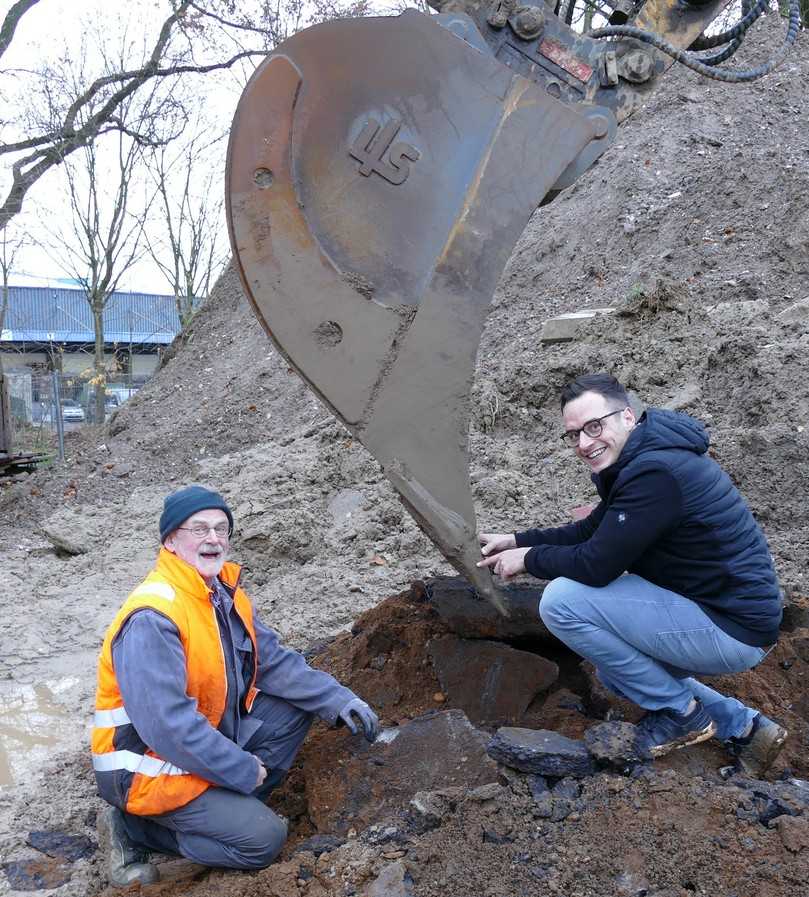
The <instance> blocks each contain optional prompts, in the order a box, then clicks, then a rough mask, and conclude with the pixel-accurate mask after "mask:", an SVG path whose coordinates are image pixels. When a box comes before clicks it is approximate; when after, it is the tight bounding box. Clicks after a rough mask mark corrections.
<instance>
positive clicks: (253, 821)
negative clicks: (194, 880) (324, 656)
mask: <svg viewBox="0 0 809 897" xmlns="http://www.w3.org/2000/svg"><path fill="white" fill-rule="evenodd" d="M250 717H251V718H252V720H254V721H255V722H256V723H258V725H255V724H254V725H253V726H252V732H251V734H250V736H249V738H248V739H247V742H246V743H245V744H244V745H242V747H243V748H244V749H245V750H246V751H247V752H248V753H251V754H255V755H256V756H257V757H258V758H259V759H260V760H261V761H262V763H263V764H264V765H265V767H266V768H267V778H266V779H265V781H264V783H263V784H262V785H261V786H260V787H259V788H256V789H255V790H254V791H253V792H252V794H239V793H237V792H236V791H229V790H228V789H227V788H209V789H208V790H207V791H205V792H203V793H202V794H201V795H200V796H199V797H197V798H195V799H194V800H192V801H191V802H190V803H188V804H186V805H185V806H184V807H180V808H179V809H178V810H173V811H172V812H170V813H164V814H162V815H161V816H135V815H133V814H131V813H124V823H125V825H126V829H127V833H128V834H129V837H130V838H132V840H133V841H135V842H136V843H138V844H141V845H143V846H144V847H148V848H149V849H150V850H155V851H159V852H160V853H168V854H179V855H180V856H184V857H186V858H187V859H189V860H193V861H194V862H196V863H200V864H202V865H203V866H218V867H223V868H227V869H263V868H264V867H265V866H269V865H270V863H271V862H272V861H273V860H274V859H275V857H276V856H277V855H278V853H279V851H280V850H281V848H282V847H283V846H284V842H285V841H286V837H287V826H286V823H285V822H284V821H283V819H281V817H280V816H278V815H276V814H275V813H273V811H272V810H271V809H270V808H269V807H268V806H267V805H266V804H265V803H264V801H265V800H266V799H267V798H268V797H269V795H270V792H271V791H272V789H273V788H274V787H275V786H276V785H278V784H279V783H280V782H281V781H282V780H283V778H284V776H285V775H286V773H287V771H288V770H289V767H290V766H291V765H292V761H293V760H294V759H295V754H296V753H297V752H298V749H299V748H300V746H301V744H302V743H303V740H304V738H305V737H306V733H307V732H308V731H309V727H310V726H311V724H312V720H313V716H312V714H311V713H307V712H305V711H303V710H299V709H298V708H297V707H293V706H292V704H289V703H288V702H287V701H284V700H282V699H281V698H276V697H274V696H273V695H267V694H264V693H263V692H259V694H258V695H257V697H256V700H255V703H254V704H253V708H252V711H251V713H250Z"/></svg>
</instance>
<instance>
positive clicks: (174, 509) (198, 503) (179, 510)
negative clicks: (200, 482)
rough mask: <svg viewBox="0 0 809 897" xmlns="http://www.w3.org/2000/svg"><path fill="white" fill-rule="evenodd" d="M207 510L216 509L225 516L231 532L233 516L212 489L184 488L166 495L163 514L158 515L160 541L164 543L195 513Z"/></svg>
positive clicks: (225, 503) (222, 499) (223, 500)
mask: <svg viewBox="0 0 809 897" xmlns="http://www.w3.org/2000/svg"><path fill="white" fill-rule="evenodd" d="M209 508H218V509H219V510H220V511H224V512H225V514H227V518H228V521H229V522H230V529H231V532H232V531H233V514H232V513H231V511H230V508H229V507H228V505H227V502H226V501H225V499H224V498H222V496H221V495H220V494H219V493H218V492H214V491H213V490H212V489H206V488H205V487H204V486H186V487H185V488H184V489H178V490H177V491H176V492H172V493H171V495H167V496H166V498H165V500H164V501H163V513H162V514H161V515H160V541H161V543H162V542H165V540H166V536H168V535H169V533H173V532H174V530H176V529H177V527H178V526H179V525H180V524H181V523H182V522H183V521H184V520H188V518H189V517H190V516H191V515H192V514H196V513H197V511H207V510H208V509H209Z"/></svg>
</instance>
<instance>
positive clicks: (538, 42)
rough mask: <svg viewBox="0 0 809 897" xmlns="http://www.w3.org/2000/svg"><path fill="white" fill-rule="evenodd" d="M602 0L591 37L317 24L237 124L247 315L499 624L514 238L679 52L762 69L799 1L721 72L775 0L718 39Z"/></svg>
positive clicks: (497, 21) (700, 0)
mask: <svg viewBox="0 0 809 897" xmlns="http://www.w3.org/2000/svg"><path fill="white" fill-rule="evenodd" d="M605 3H606V4H608V6H604V5H603V4H602V5H601V7H600V8H601V9H602V10H603V9H606V13H607V14H608V15H609V20H608V22H607V23H606V24H605V25H604V26H603V27H599V28H596V29H594V30H591V31H589V32H588V33H579V32H577V31H576V30H574V29H573V28H572V27H571V25H570V24H569V23H568V22H566V21H565V20H564V17H560V16H559V15H558V14H555V11H554V8H553V7H552V6H546V5H544V4H542V3H539V4H518V3H517V2H516V0H494V2H493V3H491V4H490V5H488V4H486V3H484V2H480V0H449V2H448V3H446V4H444V5H443V6H442V7H441V8H440V9H439V10H438V11H437V14H435V15H427V14H425V13H422V12H418V11H415V10H408V11H406V12H404V13H402V14H401V15H399V16H395V17H378V18H359V19H357V18H355V19H344V20H337V21H332V22H327V23H325V24H320V25H316V26H313V27H311V28H307V29H306V30H304V31H301V32H299V33H297V34H295V35H294V36H293V37H291V38H289V39H288V40H286V41H284V43H282V44H281V45H279V46H278V47H277V48H276V50H275V51H274V52H272V53H271V54H270V55H269V56H268V57H267V59H266V60H265V61H264V62H263V63H262V64H261V65H260V66H259V68H258V69H257V71H256V72H255V74H254V75H253V77H252V79H251V80H250V82H249V83H248V85H247V87H246V88H245V90H244V93H243V95H242V97H241V100H240V102H239V105H238V108H237V111H236V115H235V118H234V122H233V127H232V130H231V135H230V144H229V151H228V165H227V185H226V198H227V208H228V226H229V231H230V238H231V244H232V248H233V255H234V261H235V263H236V266H237V268H238V270H239V273H240V276H241V280H242V284H243V286H244V289H245V292H246V294H247V296H248V298H249V300H250V302H251V304H252V306H253V309H254V311H255V313H256V315H257V316H258V319H259V321H260V322H261V324H262V325H263V327H264V329H265V330H266V332H267V334H268V335H269V336H270V337H271V338H272V339H273V341H274V342H275V344H276V346H277V348H278V349H279V350H280V351H281V352H282V353H283V355H284V356H285V357H286V358H287V360H288V361H289V363H290V364H291V365H292V366H293V367H294V368H295V370H297V372H298V373H299V374H300V375H301V377H303V379H304V380H305V381H306V383H307V384H308V385H309V386H310V387H311V389H312V390H314V392H315V393H316V394H317V395H318V396H319V398H320V399H321V400H322V401H323V402H324V404H326V405H327V406H328V407H329V408H330V409H331V411H332V412H333V413H334V414H335V415H336V417H337V418H339V420H341V421H342V422H343V424H344V425H345V426H346V427H347V428H348V429H349V430H350V431H351V433H352V434H353V435H354V436H355V437H356V438H357V439H359V441H360V442H361V443H362V444H363V445H364V446H365V448H367V449H368V451H369V452H370V453H371V454H372V455H373V456H374V458H376V460H377V461H378V462H379V464H380V465H381V467H382V470H383V471H384V473H385V475H386V476H387V478H388V479H389V480H390V482H391V484H392V485H393V487H394V488H395V490H396V491H397V492H398V494H399V496H400V497H401V499H402V501H403V502H404V504H405V506H406V507H407V508H408V510H409V511H410V513H411V514H412V516H413V517H414V518H415V520H416V521H417V523H418V524H419V526H420V527H421V528H422V529H423V530H424V532H425V533H426V534H427V535H428V536H429V537H430V538H431V539H432V541H433V542H434V543H435V545H436V546H437V547H438V548H439V550H440V551H441V552H442V554H443V555H444V556H445V557H446V558H447V560H448V561H449V562H450V563H451V564H452V565H453V566H454V567H455V568H456V569H457V570H458V571H459V572H460V573H461V574H462V575H463V576H465V577H466V578H467V579H468V580H469V582H470V584H471V585H472V586H473V587H474V589H475V590H476V591H477V592H478V594H479V595H481V596H482V597H483V598H485V599H487V600H489V601H490V602H492V603H493V604H494V605H495V606H496V607H497V608H498V610H500V611H501V613H504V614H507V613H508V610H507V604H508V603H507V601H506V600H505V596H504V594H503V593H502V591H501V590H500V589H499V588H498V587H497V586H496V584H495V582H494V581H493V579H492V578H491V574H490V572H489V571H488V570H483V569H480V568H478V567H477V566H476V562H477V561H478V560H479V559H480V550H479V546H478V540H477V534H476V530H477V527H476V520H475V509H474V502H473V498H472V492H471V488H470V481H469V448H468V427H469V415H470V391H471V387H472V381H473V377H474V370H475V358H476V355H477V350H478V345H479V342H480V338H481V334H482V332H483V328H484V324H485V321H486V316H487V313H488V310H489V305H490V302H491V299H492V296H493V294H494V290H495V288H496V286H497V283H498V281H499V279H500V276H501V274H502V271H503V268H504V267H505V265H506V262H507V261H508V258H509V256H510V255H511V252H512V250H513V248H514V245H515V244H516V242H517V240H518V238H519V236H520V234H521V233H522V231H523V230H524V228H525V226H526V224H527V223H528V219H529V218H530V217H531V215H532V214H533V213H534V211H535V210H536V209H537V208H538V207H539V206H541V205H543V204H545V203H547V202H550V201H551V200H552V199H553V198H554V197H555V196H556V195H557V194H558V193H559V192H560V191H562V190H564V189H565V188H567V187H569V186H570V185H571V184H573V183H574V181H575V180H576V179H577V178H578V177H579V176H580V175H581V174H582V173H583V172H585V171H586V170H587V169H588V168H589V167H590V166H591V165H593V164H594V163H595V162H596V161H597V160H598V158H599V157H600V156H601V155H602V154H603V153H604V152H605V150H606V149H607V148H608V147H609V146H610V145H611V144H612V143H613V141H614V139H615V134H616V129H617V127H618V125H619V124H620V123H621V122H623V121H625V120H626V119H627V118H628V117H629V116H630V115H631V114H632V113H633V111H634V110H636V109H637V108H638V107H639V106H640V104H642V103H643V102H644V101H645V100H646V98H647V97H648V96H649V95H650V94H651V93H652V92H653V91H654V90H655V88H656V86H657V85H658V84H659V82H660V80H661V78H662V77H663V76H664V74H665V72H666V70H667V69H668V68H669V67H670V66H671V65H672V64H673V63H674V62H678V63H681V64H683V65H686V66H688V67H689V68H691V69H693V70H694V71H696V72H697V73H699V74H700V75H703V76H707V77H710V78H714V79H717V80H723V81H731V82H745V81H752V80H755V79H756V78H759V77H762V76H763V75H766V74H767V73H769V72H770V71H772V70H773V69H774V68H775V67H776V66H777V65H778V64H779V63H780V62H781V61H782V60H783V58H784V57H785V56H786V53H787V52H788V50H789V49H790V47H791V46H792V45H793V44H794V43H795V40H796V38H797V35H798V32H799V30H800V9H799V0H790V5H789V15H788V19H787V30H786V35H785V38H784V40H783V43H782V45H781V46H780V47H779V48H778V49H777V50H776V51H775V52H774V54H773V56H772V57H771V59H770V60H769V61H768V62H766V63H764V64H762V65H759V66H757V67H755V68H751V69H748V70H742V69H738V68H723V67H722V66H721V65H720V64H721V63H722V62H724V61H725V60H726V59H728V58H729V57H730V56H732V55H733V53H734V52H735V51H736V49H738V47H739V45H740V44H741V42H742V39H743V37H744V34H745V32H746V31H747V30H748V29H749V27H750V26H751V24H752V23H753V22H754V21H755V20H756V19H757V18H758V17H759V16H760V15H761V14H762V13H763V12H764V11H766V9H767V8H768V4H767V0H756V2H755V3H752V0H742V8H741V13H740V18H739V19H738V21H737V22H736V23H735V24H734V25H732V26H731V27H726V28H725V29H724V30H722V29H721V28H719V29H717V27H716V26H714V27H713V29H712V28H711V24H712V23H714V22H716V20H717V18H718V17H719V16H720V15H722V14H723V13H725V10H726V8H727V7H728V6H729V0H645V2H644V0H640V2H633V0H605ZM556 12H558V10H556ZM717 48H720V49H719V50H718V52H715V50H716V49H717Z"/></svg>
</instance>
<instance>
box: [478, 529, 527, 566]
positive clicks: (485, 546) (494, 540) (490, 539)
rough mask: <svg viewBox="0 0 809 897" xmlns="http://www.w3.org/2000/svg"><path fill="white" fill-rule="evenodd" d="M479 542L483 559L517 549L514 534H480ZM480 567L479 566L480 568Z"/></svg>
mask: <svg viewBox="0 0 809 897" xmlns="http://www.w3.org/2000/svg"><path fill="white" fill-rule="evenodd" d="M478 542H480V553H481V554H482V555H483V557H488V556H489V555H490V554H497V553H498V552H500V551H506V549H508V548H516V547H517V540H516V539H515V538H514V533H478ZM480 566H481V565H480V564H478V567H480Z"/></svg>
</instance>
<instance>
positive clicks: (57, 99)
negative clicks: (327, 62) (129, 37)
mask: <svg viewBox="0 0 809 897" xmlns="http://www.w3.org/2000/svg"><path fill="white" fill-rule="evenodd" d="M37 2H38V0H18V2H16V3H14V4H13V5H12V6H11V8H10V9H9V10H8V12H7V13H6V15H5V18H4V20H3V23H2V25H0V56H2V54H3V53H4V52H5V51H6V50H7V49H8V47H9V46H10V45H11V43H12V40H13V38H14V36H15V34H16V33H17V29H18V26H19V25H20V23H21V20H22V19H23V17H24V15H25V14H26V13H27V12H29V10H30V9H32V8H33V7H34V6H35V5H36V4H37ZM155 5H158V4H155ZM159 5H162V6H164V7H165V8H166V9H167V10H170V14H168V15H167V16H166V17H165V19H164V20H163V22H162V25H161V27H160V30H159V33H158V34H157V37H156V38H155V39H154V40H153V42H152V43H151V44H150V45H149V46H146V47H144V49H143V51H142V53H141V54H140V57H139V59H137V60H136V61H135V62H134V63H132V61H131V58H130V59H128V60H127V61H125V62H124V64H122V65H121V66H120V68H119V69H117V70H116V71H112V72H109V71H107V72H104V73H102V74H100V75H98V77H95V78H92V79H91V78H90V77H88V78H86V79H80V80H78V81H77V82H76V84H75V85H74V89H73V91H72V92H71V94H70V95H63V94H62V92H60V91H58V90H57V91H55V92H53V91H51V89H50V80H51V77H52V72H51V71H50V70H49V69H48V68H47V66H44V65H43V66H40V67H39V69H38V71H37V72H36V75H37V77H38V78H39V81H40V86H41V90H42V92H43V93H44V94H45V95H47V97H48V100H49V101H53V102H48V104H47V108H48V111H49V114H48V116H47V118H46V119H44V120H42V119H40V120H38V121H36V122H35V123H33V124H32V122H31V121H28V122H23V121H17V122H16V125H17V128H16V131H17V133H16V134H15V139H14V140H11V141H8V142H6V141H2V142H0V158H4V159H5V160H6V163H7V166H8V167H7V175H8V179H9V181H10V183H9V186H8V189H7V190H6V192H5V197H4V198H2V200H1V201H0V227H3V226H4V225H5V224H6V223H7V222H8V221H10V220H11V219H12V218H13V217H14V216H15V215H16V214H17V213H18V212H19V211H20V210H21V209H22V205H23V202H24V200H25V197H26V195H27V194H28V192H29V190H30V189H31V188H32V187H33V186H34V185H35V184H36V183H37V182H38V181H39V180H40V179H41V178H42V177H43V176H44V175H45V174H46V173H47V172H48V171H50V170H51V169H53V168H54V167H55V166H57V165H60V164H61V163H62V162H63V161H64V160H65V159H66V158H67V157H68V156H69V155H71V154H72V153H74V152H76V151H77V150H79V149H81V148H82V147H85V146H87V145H88V144H89V143H91V142H92V141H93V140H95V138H96V137H98V136H100V135H102V134H104V133H106V132H108V131H110V130H115V129H117V128H120V127H121V126H122V124H121V110H122V109H123V108H124V107H125V105H126V103H127V102H128V101H129V100H130V99H131V98H132V97H133V96H134V95H136V94H137V93H138V92H140V91H142V90H143V88H144V86H146V85H148V84H150V83H153V82H154V81H159V80H161V79H164V78H173V77H175V76H178V75H189V74H198V75H199V74H203V75H204V74H207V73H209V72H213V71H217V70H223V69H230V68H232V67H234V66H236V65H237V64H239V63H241V62H246V63H248V64H249V65H250V66H251V67H252V66H253V65H254V64H255V63H256V62H257V61H258V60H259V59H261V58H262V57H263V56H265V55H266V53H267V52H268V51H269V50H271V49H272V48H273V47H275V46H276V45H277V44H278V43H280V42H281V41H282V40H284V39H285V38H287V37H288V36H289V35H290V34H292V33H294V32H295V31H297V30H298V29H299V28H301V27H303V26H304V25H306V24H310V23H312V22H314V21H324V20H325V19H326V18H335V17H338V16H340V17H345V16H355V15H367V14H368V13H369V12H370V11H371V10H370V6H369V2H368V0H314V2H313V3H311V4H309V5H308V6H306V7H305V6H304V0H252V2H241V3H236V2H235V0H160V3H159ZM305 8H306V9H307V10H308V14H307V15H306V16H304V9H305ZM200 54H202V55H205V56H206V57H209V58H207V59H206V60H205V61H203V60H201V59H200V58H199V56H200ZM20 74H21V73H20V72H15V71H11V70H6V71H4V72H2V73H0V77H1V78H2V80H3V81H7V80H8V79H10V78H12V79H13V78H15V77H17V76H20ZM26 74H28V75H30V70H27V72H26Z"/></svg>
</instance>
